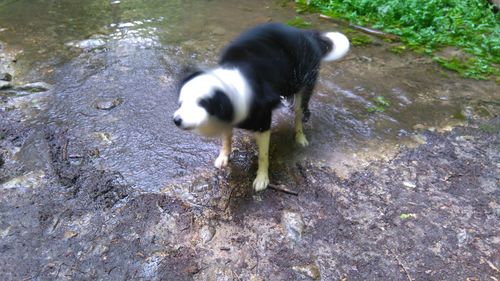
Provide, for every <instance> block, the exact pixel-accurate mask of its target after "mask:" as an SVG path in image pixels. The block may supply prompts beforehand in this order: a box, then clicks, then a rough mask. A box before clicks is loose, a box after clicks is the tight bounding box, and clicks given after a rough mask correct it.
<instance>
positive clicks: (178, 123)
mask: <svg viewBox="0 0 500 281" xmlns="http://www.w3.org/2000/svg"><path fill="white" fill-rule="evenodd" d="M174 124H175V126H177V127H179V128H181V125H182V119H181V118H180V117H179V116H174Z"/></svg>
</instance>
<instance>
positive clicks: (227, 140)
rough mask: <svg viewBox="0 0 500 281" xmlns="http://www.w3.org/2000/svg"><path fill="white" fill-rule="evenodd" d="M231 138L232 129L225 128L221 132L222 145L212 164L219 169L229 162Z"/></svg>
mask: <svg viewBox="0 0 500 281" xmlns="http://www.w3.org/2000/svg"><path fill="white" fill-rule="evenodd" d="M232 138H233V129H227V130H226V131H224V133H223V134H222V147H221V149H220V153H219V156H218V157H217V159H215V162H214V165H215V167H216V168H218V169H221V168H223V167H226V166H227V164H228V163H229V154H231V141H232Z"/></svg>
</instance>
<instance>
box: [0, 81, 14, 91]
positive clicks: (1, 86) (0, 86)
mask: <svg viewBox="0 0 500 281" xmlns="http://www.w3.org/2000/svg"><path fill="white" fill-rule="evenodd" d="M10 88H12V84H10V82H7V81H4V80H0V90H5V89H10Z"/></svg>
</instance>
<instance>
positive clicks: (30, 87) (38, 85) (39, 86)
mask: <svg viewBox="0 0 500 281" xmlns="http://www.w3.org/2000/svg"><path fill="white" fill-rule="evenodd" d="M51 88H52V85H50V84H47V83H45V82H35V83H29V84H26V85H23V86H20V87H16V90H18V91H26V92H32V93H38V92H46V91H48V90H50V89H51Z"/></svg>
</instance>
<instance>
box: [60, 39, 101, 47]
mask: <svg viewBox="0 0 500 281" xmlns="http://www.w3.org/2000/svg"><path fill="white" fill-rule="evenodd" d="M105 44H106V41H104V40H103V39H100V38H95V39H86V40H82V41H78V42H69V43H66V46H70V47H76V48H80V49H84V50H92V49H97V48H100V47H102V46H104V45H105Z"/></svg>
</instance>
